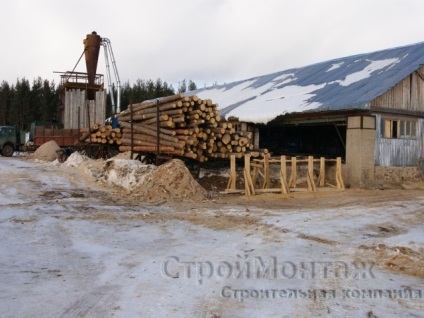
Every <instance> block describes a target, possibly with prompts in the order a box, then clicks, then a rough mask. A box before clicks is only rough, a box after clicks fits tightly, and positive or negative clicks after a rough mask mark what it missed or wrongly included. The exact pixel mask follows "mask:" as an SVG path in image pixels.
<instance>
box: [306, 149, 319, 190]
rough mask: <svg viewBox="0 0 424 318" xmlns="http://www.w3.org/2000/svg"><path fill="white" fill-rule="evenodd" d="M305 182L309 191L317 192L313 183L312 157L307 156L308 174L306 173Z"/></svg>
mask: <svg viewBox="0 0 424 318" xmlns="http://www.w3.org/2000/svg"><path fill="white" fill-rule="evenodd" d="M306 179H307V181H308V189H309V191H313V192H315V191H317V187H316V186H315V182H314V157H313V156H308V172H307V178H306Z"/></svg>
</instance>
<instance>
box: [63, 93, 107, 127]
mask: <svg viewBox="0 0 424 318" xmlns="http://www.w3.org/2000/svg"><path fill="white" fill-rule="evenodd" d="M89 105H90V106H89V110H90V123H89V122H88V116H87V107H86V100H85V91H84V90H79V89H75V90H69V91H66V94H65V109H64V116H63V117H64V118H63V126H64V128H65V129H77V128H84V127H89V126H91V125H93V124H94V123H104V121H105V119H106V92H105V91H99V92H96V100H95V101H89ZM78 108H79V109H80V118H79V121H80V127H78Z"/></svg>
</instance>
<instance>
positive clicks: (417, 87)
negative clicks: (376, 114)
mask: <svg viewBox="0 0 424 318" xmlns="http://www.w3.org/2000/svg"><path fill="white" fill-rule="evenodd" d="M420 74H421V75H420ZM371 107H384V108H389V109H399V110H407V111H420V112H424V66H421V67H420V68H419V69H418V70H417V71H416V72H414V73H412V74H411V75H409V76H408V77H406V78H405V79H404V80H403V81H402V82H400V83H399V84H397V85H396V86H395V87H393V88H392V89H390V90H389V91H388V92H386V93H384V94H383V95H381V96H379V97H377V98H375V99H374V100H373V101H372V102H371Z"/></svg>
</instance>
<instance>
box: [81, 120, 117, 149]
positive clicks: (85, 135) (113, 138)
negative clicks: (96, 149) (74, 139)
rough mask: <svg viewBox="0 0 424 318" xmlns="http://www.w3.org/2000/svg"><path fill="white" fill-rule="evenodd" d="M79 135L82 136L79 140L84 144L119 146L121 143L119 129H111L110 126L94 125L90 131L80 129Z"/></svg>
mask: <svg viewBox="0 0 424 318" xmlns="http://www.w3.org/2000/svg"><path fill="white" fill-rule="evenodd" d="M80 133H81V134H82V137H81V138H80V140H81V141H85V142H91V143H97V144H109V145H120V144H121V143H122V141H121V137H122V133H121V129H120V128H114V129H113V128H112V126H111V125H102V124H100V123H99V124H94V125H93V126H91V129H89V128H83V129H81V130H80Z"/></svg>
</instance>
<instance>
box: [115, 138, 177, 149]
mask: <svg viewBox="0 0 424 318" xmlns="http://www.w3.org/2000/svg"><path fill="white" fill-rule="evenodd" d="M146 137H148V136H146ZM121 143H122V145H128V146H131V139H130V138H121ZM133 143H134V145H139V146H152V147H156V145H157V143H156V140H155V139H154V138H144V139H136V138H134V140H133ZM159 146H161V147H166V146H168V147H174V148H176V149H183V148H184V146H185V144H184V143H178V142H172V141H168V140H160V141H159Z"/></svg>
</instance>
